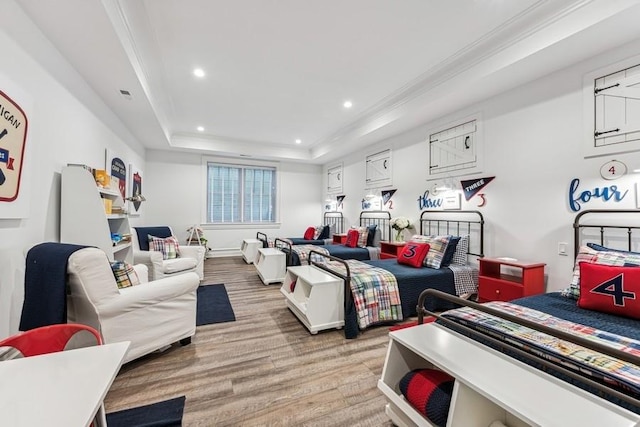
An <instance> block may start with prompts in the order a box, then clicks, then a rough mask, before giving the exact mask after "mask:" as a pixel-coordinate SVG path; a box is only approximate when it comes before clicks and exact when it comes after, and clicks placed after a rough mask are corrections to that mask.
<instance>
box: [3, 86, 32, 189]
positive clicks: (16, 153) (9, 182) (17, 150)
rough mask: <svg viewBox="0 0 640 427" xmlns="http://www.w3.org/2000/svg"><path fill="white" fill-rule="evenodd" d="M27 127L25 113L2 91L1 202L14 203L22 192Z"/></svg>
mask: <svg viewBox="0 0 640 427" xmlns="http://www.w3.org/2000/svg"><path fill="white" fill-rule="evenodd" d="M27 127H28V121H27V115H26V114H25V112H24V111H23V110H22V108H20V106H19V105H18V104H17V103H15V102H14V101H13V100H12V99H11V98H10V97H9V96H8V95H7V94H5V93H4V92H3V91H1V90H0V202H13V201H14V200H16V198H17V197H18V193H19V192H20V180H21V178H22V165H23V163H24V153H25V147H26V144H27Z"/></svg>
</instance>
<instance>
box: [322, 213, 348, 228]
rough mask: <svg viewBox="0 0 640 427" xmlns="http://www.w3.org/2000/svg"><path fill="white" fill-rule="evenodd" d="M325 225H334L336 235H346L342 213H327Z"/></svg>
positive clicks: (324, 219) (325, 214) (324, 216)
mask: <svg viewBox="0 0 640 427" xmlns="http://www.w3.org/2000/svg"><path fill="white" fill-rule="evenodd" d="M323 224H324V225H333V226H334V227H333V231H334V233H338V234H340V233H344V217H343V216H342V212H340V211H327V212H325V213H324V215H323Z"/></svg>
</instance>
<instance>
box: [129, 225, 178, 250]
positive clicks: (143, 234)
mask: <svg viewBox="0 0 640 427" xmlns="http://www.w3.org/2000/svg"><path fill="white" fill-rule="evenodd" d="M134 229H135V230H136V234H137V235H138V245H140V250H141V251H148V250H149V237H148V236H149V235H151V236H153V237H160V238H163V239H164V238H165V237H171V229H170V228H169V227H167V226H159V227H134Z"/></svg>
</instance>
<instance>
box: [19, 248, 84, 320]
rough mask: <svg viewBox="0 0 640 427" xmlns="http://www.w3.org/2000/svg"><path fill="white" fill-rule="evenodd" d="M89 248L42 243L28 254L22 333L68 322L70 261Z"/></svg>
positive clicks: (21, 318)
mask: <svg viewBox="0 0 640 427" xmlns="http://www.w3.org/2000/svg"><path fill="white" fill-rule="evenodd" d="M85 247H86V246H79V245H70V244H66V243H41V244H39V245H36V246H34V247H32V248H31V249H29V252H27V261H26V270H25V274H24V305H23V306H22V316H21V317H20V327H19V329H20V330H21V331H28V330H31V329H35V328H38V327H40V326H48V325H54V324H58V323H67V295H66V285H67V261H68V259H69V257H70V256H71V254H72V253H74V252H75V251H77V250H79V249H82V248H85Z"/></svg>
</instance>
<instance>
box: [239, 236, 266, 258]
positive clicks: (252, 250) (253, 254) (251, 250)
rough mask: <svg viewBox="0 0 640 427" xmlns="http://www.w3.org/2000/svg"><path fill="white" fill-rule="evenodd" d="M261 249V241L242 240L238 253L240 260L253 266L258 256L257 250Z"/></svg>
mask: <svg viewBox="0 0 640 427" xmlns="http://www.w3.org/2000/svg"><path fill="white" fill-rule="evenodd" d="M261 247H262V240H258V239H244V240H243V241H242V246H241V247H240V252H242V258H244V262H246V263H247V264H255V262H256V258H257V256H258V249H260V248H261Z"/></svg>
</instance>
